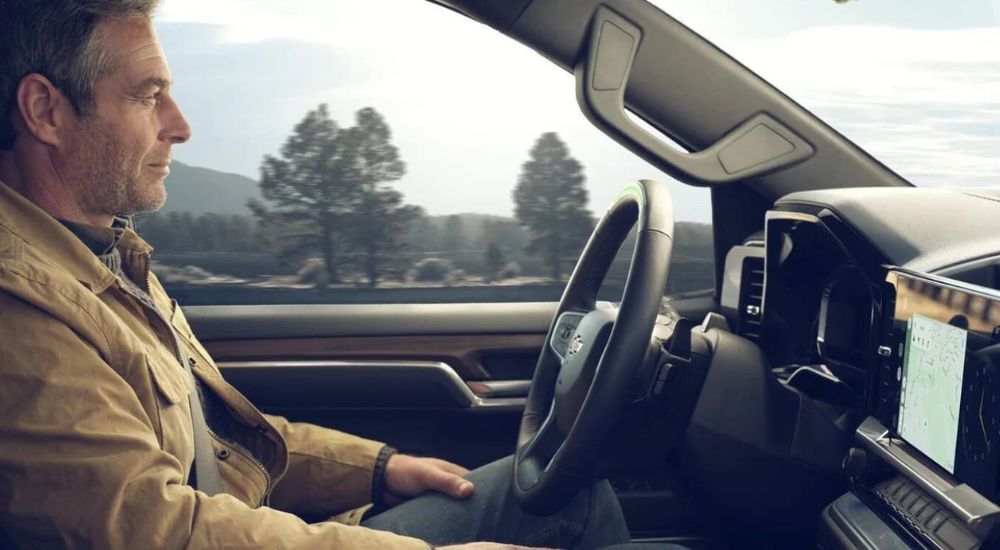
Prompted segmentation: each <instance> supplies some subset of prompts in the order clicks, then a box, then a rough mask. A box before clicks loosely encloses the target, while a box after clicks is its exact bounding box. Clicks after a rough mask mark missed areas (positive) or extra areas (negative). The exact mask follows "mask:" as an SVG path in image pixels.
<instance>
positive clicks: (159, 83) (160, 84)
mask: <svg viewBox="0 0 1000 550" xmlns="http://www.w3.org/2000/svg"><path fill="white" fill-rule="evenodd" d="M170 84H171V82H170V81H169V80H167V79H165V78H162V77H158V76H154V77H152V78H147V79H146V80H143V81H142V82H140V83H139V85H138V86H136V89H137V90H145V89H148V88H154V87H156V88H162V89H164V90H165V89H167V88H169V87H170Z"/></svg>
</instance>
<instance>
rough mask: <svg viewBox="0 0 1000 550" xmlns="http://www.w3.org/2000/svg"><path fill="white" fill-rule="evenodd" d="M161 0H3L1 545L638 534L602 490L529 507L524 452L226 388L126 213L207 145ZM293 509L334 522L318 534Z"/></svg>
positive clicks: (354, 542) (157, 192) (442, 540)
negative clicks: (172, 66)
mask: <svg viewBox="0 0 1000 550" xmlns="http://www.w3.org/2000/svg"><path fill="white" fill-rule="evenodd" d="M157 4H158V0H0V532H2V533H3V534H4V536H5V537H6V538H7V541H6V542H7V543H8V544H14V545H22V546H31V547H37V546H41V547H98V548H187V547H190V548H214V547H226V548H230V547H232V548H322V547H336V548H427V546H428V542H430V543H432V544H446V543H454V542H461V541H470V540H477V539H481V538H489V539H493V540H506V541H510V542H520V543H534V544H552V545H573V544H578V545H580V546H584V547H596V546H600V545H604V544H611V543H616V542H622V541H625V540H627V531H626V530H625V528H624V523H623V520H622V517H621V511H620V509H619V508H618V506H617V502H616V501H615V500H614V497H613V494H612V493H611V491H610V489H609V488H608V486H607V484H606V482H605V483H603V484H599V485H596V486H595V487H594V488H592V489H590V490H589V491H584V492H583V493H581V494H580V495H578V497H577V498H576V499H575V500H574V501H573V502H572V503H571V504H570V505H569V506H568V507H567V508H566V510H564V511H563V513H562V514H557V515H556V516H553V517H548V518H542V517H536V516H530V515H528V514H526V513H524V512H521V511H520V509H519V508H517V506H516V505H515V504H514V503H513V501H512V499H511V497H510V493H509V490H508V485H509V476H510V469H511V468H510V463H509V461H501V462H498V463H494V464H493V465H489V466H487V467H484V468H483V469H480V470H478V471H477V472H473V473H472V474H468V472H467V471H466V470H465V469H463V468H461V467H459V466H457V465H454V464H450V463H448V462H445V461H441V460H435V459H429V458H417V457H410V456H405V455H400V454H394V451H393V450H392V449H391V448H389V447H387V446H385V445H384V444H382V443H378V442H375V441H370V440H366V439H362V438H359V437H355V436H351V435H348V434H344V433H341V432H337V431H334V430H329V429H325V428H320V427H318V426H313V425H308V424H298V423H290V422H288V421H286V420H285V419H283V418H279V417H274V416H269V415H264V414H262V413H260V412H259V411H258V410H257V409H256V408H254V407H253V406H252V405H251V404H250V403H249V402H247V401H246V399H245V398H243V397H242V396H241V395H240V394H239V393H238V392H237V391H236V390H235V389H234V388H232V387H231V386H230V385H229V384H227V383H226V382H225V381H224V380H223V379H222V377H221V375H220V373H219V371H218V369H217V368H216V366H215V365H214V363H213V362H212V359H211V357H209V355H208V353H207V352H206V351H205V349H204V348H203V347H202V346H201V345H200V344H199V342H198V340H197V339H196V338H195V336H194V334H192V332H191V329H190V327H189V326H188V324H187V322H186V321H185V319H184V315H183V313H182V312H181V310H180V308H179V307H177V305H176V302H173V301H171V300H170V299H169V297H168V296H167V295H166V293H165V292H164V291H163V289H162V287H161V286H160V285H159V283H158V281H157V280H156V277H155V276H154V275H153V274H152V273H150V272H149V263H150V256H149V254H150V247H149V246H148V245H147V244H146V243H144V242H143V241H142V240H141V239H140V238H139V237H138V236H137V235H136V234H135V233H134V232H133V231H132V230H131V229H130V228H129V227H127V224H125V223H124V222H123V219H122V218H120V217H119V216H121V215H125V216H128V215H132V214H135V213H139V212H150V211H154V210H157V209H158V208H160V207H161V206H162V205H163V203H164V201H165V200H166V191H165V189H164V184H163V182H164V179H165V178H166V176H167V175H168V174H169V165H170V161H171V151H172V147H173V146H174V145H177V144H181V143H184V142H185V141H187V140H188V139H189V137H190V135H191V129H190V127H189V126H188V123H187V121H186V120H185V119H184V116H183V115H182V114H181V111H180V109H179V108H178V106H177V105H176V104H175V103H174V100H173V98H172V96H171V94H170V85H171V74H170V71H169V69H168V66H167V64H166V59H165V57H164V54H163V51H162V49H161V47H160V44H159V41H158V39H157V37H156V34H155V31H154V29H153V25H152V22H151V16H152V13H153V11H154V10H155V8H156V6H157ZM467 474H468V477H469V479H465V477H464V476H466V475H467ZM473 483H477V484H478V485H479V487H478V490H477V488H476V487H475V486H474V484H473ZM425 493H436V496H435V495H433V494H432V495H425V496H423V497H420V498H419V499H417V500H413V501H410V502H407V503H405V504H403V505H401V506H398V507H396V508H394V509H391V510H389V511H388V512H385V513H383V514H380V515H377V516H375V517H374V518H371V519H369V520H366V522H365V526H361V525H359V523H360V522H361V521H362V516H363V515H364V513H365V511H366V510H368V509H369V508H370V507H371V502H372V501H373V500H374V501H384V503H397V502H401V501H406V500H407V499H410V498H412V497H418V496H419V495H424V494H425ZM460 500H464V502H459V501H460ZM598 509H599V510H601V511H602V513H601V514H599V515H600V518H596V517H593V516H595V514H594V512H593V511H594V510H598ZM294 514H299V515H310V516H316V515H326V516H335V517H333V518H332V519H331V521H327V522H322V523H317V524H307V523H305V522H304V521H302V520H301V519H299V517H298V516H297V515H294ZM598 520H599V521H600V522H603V523H601V524H599V523H598ZM389 531H396V532H398V533H403V534H409V535H414V536H417V537H419V538H412V537H407V536H402V535H401V534H394V533H392V532H389ZM421 539H423V540H421ZM0 542H2V539H0ZM470 547H475V548H492V547H493V546H491V545H488V544H483V543H480V544H473V545H471V546H470Z"/></svg>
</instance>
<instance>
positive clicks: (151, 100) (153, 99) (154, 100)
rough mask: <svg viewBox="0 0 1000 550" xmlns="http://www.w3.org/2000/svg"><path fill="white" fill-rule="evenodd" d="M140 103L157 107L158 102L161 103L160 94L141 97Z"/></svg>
mask: <svg viewBox="0 0 1000 550" xmlns="http://www.w3.org/2000/svg"><path fill="white" fill-rule="evenodd" d="M142 101H143V103H147V104H149V105H159V104H160V102H161V101H162V97H161V95H160V92H156V93H155V94H151V95H148V96H145V97H143V98H142Z"/></svg>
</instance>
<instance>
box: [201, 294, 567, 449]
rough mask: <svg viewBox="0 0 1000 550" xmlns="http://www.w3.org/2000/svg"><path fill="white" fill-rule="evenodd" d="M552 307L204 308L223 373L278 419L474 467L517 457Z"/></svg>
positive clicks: (204, 330)
mask: <svg viewBox="0 0 1000 550" xmlns="http://www.w3.org/2000/svg"><path fill="white" fill-rule="evenodd" d="M555 308H556V304H554V303H504V304H475V305H456V304H420V305H363V306H359V305H343V306H341V305H319V306H200V307H199V306H195V307H188V308H185V314H186V315H187V317H188V320H189V321H190V323H191V326H192V327H193V329H194V331H195V333H196V334H197V335H198V336H199V338H200V339H201V340H202V343H203V344H204V345H205V347H206V348H207V349H208V351H209V352H210V353H211V355H212V357H213V358H214V359H215V361H216V362H217V363H218V364H219V367H220V369H221V370H222V372H223V375H224V376H225V377H226V379H227V380H229V381H230V382H231V383H232V384H233V385H234V386H236V387H237V388H238V389H240V391H242V392H243V393H244V394H245V395H246V396H247V397H248V398H249V399H250V400H251V401H252V402H254V403H255V404H257V405H258V406H259V407H260V408H261V409H262V410H264V411H265V412H269V413H274V414H280V415H283V416H286V417H288V418H290V419H292V420H299V421H308V422H314V423H317V424H321V425H325V426H329V427H333V428H337V429H342V430H345V431H348V432H351V433H355V434H358V435H361V436H364V437H369V438H372V439H377V440H380V441H386V442H388V443H389V444H391V445H393V446H395V447H397V448H399V449H401V450H403V451H406V452H410V453H414V454H426V455H433V456H439V457H442V458H445V459H448V460H453V461H455V462H458V463H459V464H462V465H464V466H468V467H475V466H479V465H481V464H485V463H487V462H489V461H491V460H495V459H497V458H501V457H503V456H505V455H507V454H510V453H511V452H512V451H513V449H514V443H515V440H516V435H517V429H518V425H519V423H520V418H521V410H522V409H523V406H524V397H525V396H526V389H527V387H528V382H527V381H528V380H530V378H531V375H532V372H533V370H534V367H535V362H536V361H537V358H538V353H539V351H540V350H541V347H542V344H543V342H544V339H545V332H546V331H547V330H548V326H549V323H551V320H552V316H553V315H554V313H555Z"/></svg>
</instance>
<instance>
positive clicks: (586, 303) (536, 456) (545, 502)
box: [513, 180, 674, 514]
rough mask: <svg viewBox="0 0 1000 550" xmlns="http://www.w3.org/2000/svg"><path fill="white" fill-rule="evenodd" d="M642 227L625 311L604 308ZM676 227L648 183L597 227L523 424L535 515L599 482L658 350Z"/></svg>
mask: <svg viewBox="0 0 1000 550" xmlns="http://www.w3.org/2000/svg"><path fill="white" fill-rule="evenodd" d="M636 224H638V227H637V231H636V237H637V238H636V243H635V249H634V251H633V253H632V261H631V264H630V265H629V272H628V278H627V279H626V282H625V290H624V294H623V295H622V301H621V306H620V307H619V308H618V309H617V311H616V310H613V309H610V308H603V307H601V308H599V307H598V306H597V292H598V289H600V287H601V283H602V282H603V281H604V277H605V275H606V274H607V272H608V268H609V267H610V266H611V262H612V261H613V260H614V258H615V255H616V254H617V252H618V249H619V248H621V245H622V242H623V241H624V240H625V238H626V236H627V235H628V233H629V230H631V229H632V226H633V225H636ZM673 228H674V219H673V206H672V201H671V199H670V193H669V191H668V190H667V188H666V186H664V185H663V184H660V183H657V182H653V181H648V180H642V181H639V182H638V183H635V184H631V185H629V186H628V187H626V188H625V189H624V190H623V191H622V192H621V193H620V194H619V195H618V197H617V198H616V199H615V201H614V202H613V204H612V205H611V207H610V208H609V209H608V211H607V212H606V213H605V214H604V216H603V217H602V218H601V219H600V221H599V222H598V223H597V227H595V228H594V232H593V234H592V235H591V236H590V240H589V241H588V242H587V246H586V247H585V248H584V250H583V254H582V255H581V256H580V260H579V261H578V262H577V264H576V268H575V269H574V270H573V274H572V275H571V276H570V279H569V282H568V283H567V285H566V290H565V291H564V292H563V296H562V299H561V300H560V302H559V308H558V309H557V311H556V315H555V318H554V319H553V321H552V324H551V326H550V327H549V332H548V335H547V336H546V340H545V342H546V345H545V346H544V347H543V349H542V353H541V355H540V356H539V358H538V364H537V366H536V367H535V374H534V377H533V378H532V382H531V390H530V391H529V393H528V401H527V404H526V406H525V409H524V414H523V416H522V417H521V429H520V433H519V434H518V441H517V450H516V452H515V453H514V476H513V490H514V495H515V497H516V498H517V500H518V502H519V503H520V504H521V506H522V507H523V508H524V509H525V510H527V511H529V512H532V513H535V514H550V513H553V512H555V511H556V510H558V509H560V508H561V507H563V506H564V505H565V504H566V503H568V502H569V500H570V499H571V498H572V497H573V495H575V494H576V493H577V492H578V491H579V490H580V489H582V488H584V487H586V486H588V485H589V484H591V483H592V482H593V479H592V476H593V473H594V468H595V466H596V465H597V463H598V460H599V459H600V457H601V455H602V452H601V451H602V450H603V449H602V444H603V443H604V442H605V441H606V438H607V435H608V434H609V432H610V430H612V429H613V428H614V427H615V425H616V423H617V422H618V421H619V419H620V417H621V415H622V412H623V411H624V409H625V407H626V405H627V404H628V403H629V402H630V397H631V395H632V392H633V390H634V386H633V384H634V380H635V378H636V374H637V372H638V369H639V367H640V366H641V365H642V363H643V361H644V359H645V358H646V356H647V353H648V352H649V350H650V341H651V337H652V332H653V327H654V323H655V322H656V315H657V313H658V311H659V306H660V300H661V298H662V296H663V290H664V288H665V287H666V283H667V274H668V271H669V267H670V252H671V248H672V245H673Z"/></svg>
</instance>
